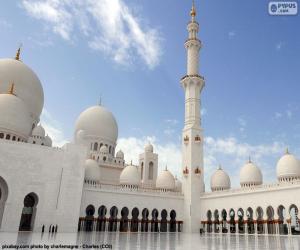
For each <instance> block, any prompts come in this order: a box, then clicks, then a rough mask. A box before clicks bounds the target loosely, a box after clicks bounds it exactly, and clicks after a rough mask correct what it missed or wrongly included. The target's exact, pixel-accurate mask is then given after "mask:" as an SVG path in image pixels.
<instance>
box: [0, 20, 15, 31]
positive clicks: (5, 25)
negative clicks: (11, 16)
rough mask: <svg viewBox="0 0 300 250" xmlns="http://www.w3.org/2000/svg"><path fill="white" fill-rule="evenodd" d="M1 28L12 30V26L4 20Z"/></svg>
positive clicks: (0, 21)
mask: <svg viewBox="0 0 300 250" xmlns="http://www.w3.org/2000/svg"><path fill="white" fill-rule="evenodd" d="M0 27H1V28H4V29H10V28H12V24H11V23H9V22H8V21H6V20H4V19H0Z"/></svg>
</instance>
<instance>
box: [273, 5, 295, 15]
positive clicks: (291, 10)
mask: <svg viewBox="0 0 300 250" xmlns="http://www.w3.org/2000/svg"><path fill="white" fill-rule="evenodd" d="M269 14H270V15H272V16H293V15H297V14H298V3H297V2H270V3H269Z"/></svg>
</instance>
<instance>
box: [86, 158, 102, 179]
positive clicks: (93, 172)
mask: <svg viewBox="0 0 300 250" xmlns="http://www.w3.org/2000/svg"><path fill="white" fill-rule="evenodd" d="M85 179H86V180H92V181H99V180H100V167H99V166H98V163H97V162H96V161H95V160H92V159H87V160H86V161H85Z"/></svg>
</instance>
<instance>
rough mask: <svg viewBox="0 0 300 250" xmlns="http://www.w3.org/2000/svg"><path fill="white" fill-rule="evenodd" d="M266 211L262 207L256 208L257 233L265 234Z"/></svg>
mask: <svg viewBox="0 0 300 250" xmlns="http://www.w3.org/2000/svg"><path fill="white" fill-rule="evenodd" d="M263 218H264V210H263V209H262V208H261V207H257V208H256V223H257V233H258V234H263V233H264V221H263Z"/></svg>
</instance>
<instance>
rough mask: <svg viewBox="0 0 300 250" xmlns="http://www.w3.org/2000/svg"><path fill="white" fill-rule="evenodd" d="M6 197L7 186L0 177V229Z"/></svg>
mask: <svg viewBox="0 0 300 250" xmlns="http://www.w3.org/2000/svg"><path fill="white" fill-rule="evenodd" d="M7 197H8V186H7V183H6V181H5V180H4V179H3V178H2V177H1V176H0V228H1V224H2V218H3V213H4V208H5V203H6V200H7Z"/></svg>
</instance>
